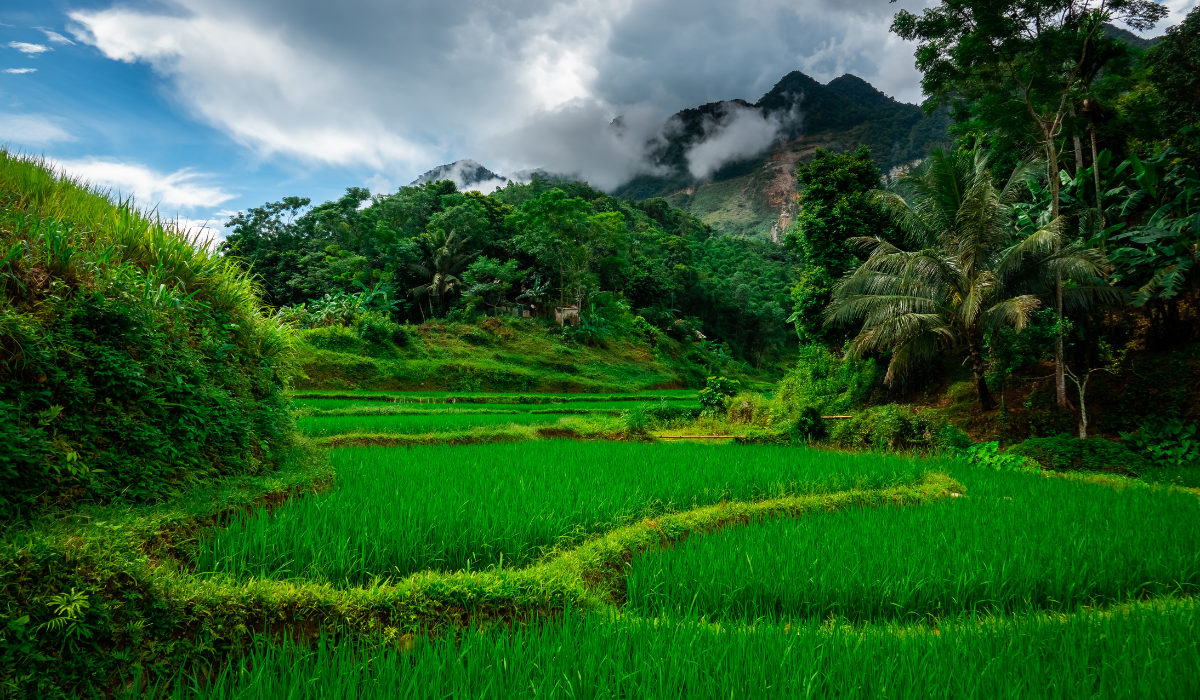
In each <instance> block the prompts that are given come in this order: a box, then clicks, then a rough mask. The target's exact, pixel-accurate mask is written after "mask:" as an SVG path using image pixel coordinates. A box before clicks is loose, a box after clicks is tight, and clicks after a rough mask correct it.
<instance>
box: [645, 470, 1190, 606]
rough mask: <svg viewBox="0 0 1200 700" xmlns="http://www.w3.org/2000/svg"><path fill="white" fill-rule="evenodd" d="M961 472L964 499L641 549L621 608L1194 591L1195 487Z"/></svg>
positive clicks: (940, 602) (958, 601) (1036, 599)
mask: <svg viewBox="0 0 1200 700" xmlns="http://www.w3.org/2000/svg"><path fill="white" fill-rule="evenodd" d="M963 476H964V478H963V479H962V481H964V482H967V483H969V484H971V490H970V492H969V496H967V497H965V498H952V499H947V500H943V501H941V502H938V503H934V504H930V505H922V506H915V507H909V508H901V509H889V510H880V509H872V510H867V509H855V510H848V511H842V512H836V513H821V514H816V515H812V516H810V517H804V518H798V519H779V520H772V521H767V522H762V523H758V524H756V525H754V526H752V527H746V528H738V529H730V530H726V531H724V532H721V533H717V534H715V535H712V536H710V537H705V538H700V539H696V540H693V541H688V542H685V543H682V544H681V545H679V546H677V547H673V548H671V549H670V550H669V551H662V552H647V553H645V554H643V555H642V556H640V557H639V558H638V559H637V560H636V561H635V562H634V564H633V567H632V570H631V572H630V574H629V577H628V579H627V585H628V596H629V606H630V608H631V609H634V610H637V611H638V612H639V613H640V614H642V615H647V616H658V615H682V616H686V617H691V616H694V617H698V618H707V619H714V620H730V621H746V622H753V621H756V620H760V619H767V620H772V621H786V620H800V619H827V618H831V617H833V618H837V619H844V620H849V621H851V622H868V621H878V620H900V621H914V620H921V619H925V618H938V617H942V616H946V615H963V614H972V615H978V614H988V615H1002V614H1012V613H1028V612H1034V611H1055V612H1071V611H1075V610H1078V609H1081V608H1083V607H1095V606H1100V605H1111V604H1116V603H1123V602H1128V601H1131V600H1139V599H1143V598H1147V597H1154V596H1164V595H1183V596H1192V595H1195V594H1196V593H1198V592H1200V499H1198V498H1196V497H1195V496H1194V495H1192V494H1188V493H1183V492H1174V493H1172V492H1167V493H1159V492H1154V491H1150V490H1148V489H1138V490H1128V491H1116V490H1114V489H1102V488H1097V487H1096V486H1095V485H1093V484H1088V483H1082V482H1078V481H1066V480H1061V479H1053V480H1046V479H1031V478H1030V477H1029V476H1027V475H1025V474H1020V473H1013V472H999V471H984V470H972V471H971V472H970V473H968V474H964V475H963ZM1167 533H1169V534H1168V535H1167V536H1165V537H1164V534H1167ZM801 582H802V583H801Z"/></svg>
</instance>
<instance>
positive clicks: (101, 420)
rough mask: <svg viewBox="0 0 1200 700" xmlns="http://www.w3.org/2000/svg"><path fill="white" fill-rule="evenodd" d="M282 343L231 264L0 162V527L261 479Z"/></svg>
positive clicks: (285, 349) (284, 419) (93, 196)
mask: <svg viewBox="0 0 1200 700" xmlns="http://www.w3.org/2000/svg"><path fill="white" fill-rule="evenodd" d="M290 345H291V334H290V332H289V331H288V330H287V329H286V328H281V327H279V326H277V325H276V324H274V323H273V322H272V321H271V319H269V318H268V317H266V316H264V315H262V314H261V313H260V312H259V308H258V298H257V295H256V293H255V288H254V285H253V283H252V281H251V280H250V278H249V277H248V276H247V275H246V274H245V273H244V272H242V271H241V270H240V268H238V267H237V266H236V265H233V264H232V263H229V262H228V261H226V260H224V259H222V258H220V257H217V256H215V255H212V254H211V253H209V252H207V251H205V250H202V249H200V248H199V247H197V246H196V245H195V244H194V242H193V241H190V240H188V239H187V237H186V236H184V235H181V234H179V233H178V232H177V231H175V230H174V228H173V227H172V226H171V225H169V224H164V223H163V222H161V221H158V220H157V219H155V218H153V217H150V216H147V215H144V214H143V213H141V212H140V211H139V210H137V209H136V208H134V207H133V206H132V204H131V203H129V202H113V201H111V200H110V199H109V197H108V196H107V195H106V194H105V193H103V192H98V191H96V190H94V189H92V188H89V187H88V186H87V185H86V184H83V183H79V182H76V181H73V180H70V179H67V178H62V177H58V176H57V175H56V174H55V173H53V172H51V171H50V170H48V169H47V168H46V167H44V166H43V165H42V164H41V163H40V162H39V161H37V160H35V159H30V158H25V157H19V156H15V155H13V154H10V153H8V152H6V151H4V150H3V149H0V522H2V521H5V520H10V519H13V518H22V517H26V516H28V515H29V514H31V513H34V512H36V511H38V510H39V509H44V508H50V507H69V506H70V505H71V504H73V503H77V502H82V501H97V500H110V499H115V500H119V501H125V502H138V501H153V500H156V499H161V498H164V497H166V496H169V495H172V494H177V493H181V492H182V491H184V490H186V489H188V488H190V487H192V486H194V485H195V484H197V483H202V482H205V481H211V480H213V479H217V478H221V477H224V476H228V475H235V474H245V473H254V472H259V471H264V470H269V469H270V468H271V467H272V465H273V464H274V462H275V460H276V458H277V456H278V454H279V452H280V451H281V450H283V449H286V447H287V445H288V443H289V440H290V439H291V437H292V435H293V434H294V427H293V424H292V420H291V417H290V416H289V414H288V407H287V401H286V399H285V397H284V396H283V386H284V382H283V378H284V377H285V376H286V375H287V373H288V362H289V359H290V356H291V353H290Z"/></svg>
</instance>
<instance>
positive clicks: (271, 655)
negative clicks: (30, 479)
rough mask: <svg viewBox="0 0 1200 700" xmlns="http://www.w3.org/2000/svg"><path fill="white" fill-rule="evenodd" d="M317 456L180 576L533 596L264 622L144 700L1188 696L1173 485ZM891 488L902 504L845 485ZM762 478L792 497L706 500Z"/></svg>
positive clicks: (517, 455) (685, 461)
mask: <svg viewBox="0 0 1200 700" xmlns="http://www.w3.org/2000/svg"><path fill="white" fill-rule="evenodd" d="M512 415H514V414H508V417H511V416H512ZM524 415H528V414H524ZM437 417H438V418H439V419H440V418H442V417H443V416H437ZM416 418H420V416H416ZM332 458H333V460H334V462H335V466H336V467H337V473H338V479H337V484H336V486H335V488H333V489H332V490H331V491H329V492H327V493H324V494H321V495H317V496H310V497H307V498H302V499H297V500H295V501H293V502H291V503H288V504H285V505H284V506H282V507H280V508H278V509H277V510H274V511H273V512H271V513H268V512H266V511H261V512H257V513H253V514H250V515H249V516H247V517H245V518H243V519H241V520H238V521H236V522H235V523H234V524H233V525H232V526H230V527H229V528H227V529H224V530H216V531H208V532H207V533H206V534H205V535H204V536H203V539H202V541H201V543H200V553H199V556H198V559H197V562H196V563H197V568H198V570H199V571H200V572H201V575H202V576H207V577H210V578H211V579H212V580H213V581H214V582H218V581H233V582H236V585H239V586H253V585H256V584H255V581H262V580H263V579H268V580H269V579H283V580H286V581H287V582H288V583H287V584H286V585H289V586H290V585H296V586H302V585H311V584H313V583H315V584H318V585H320V586H322V588H321V590H331V588H330V587H332V590H337V591H342V592H344V593H349V592H351V591H354V590H358V591H362V595H373V594H371V593H370V591H373V590H383V589H386V587H387V586H388V585H389V583H388V582H387V578H388V577H391V578H393V579H395V580H399V579H402V578H403V577H405V576H410V575H414V574H416V576H413V578H412V579H409V580H411V581H414V582H415V581H420V582H424V583H422V584H421V585H423V586H443V587H446V590H455V591H458V593H456V595H459V596H461V595H468V596H471V595H474V596H485V595H490V594H489V593H487V591H492V590H496V589H506V590H507V588H506V587H513V586H515V588H512V590H514V591H526V590H536V591H537V596H539V597H538V598H537V599H538V600H539V601H543V602H539V603H537V604H536V605H535V606H534V607H531V608H529V609H528V610H523V609H522V608H521V607H520V605H521V603H520V602H519V595H518V594H514V595H518V598H514V599H513V603H512V605H514V606H515V607H514V611H513V613H512V617H511V618H503V619H500V620H496V619H493V618H485V621H486V622H488V624H487V625H486V626H485V627H484V628H481V629H480V628H476V627H475V626H474V623H472V626H470V627H469V628H467V629H459V630H458V631H451V632H448V633H447V632H445V631H443V632H442V633H439V634H436V635H433V636H430V637H427V636H423V635H422V634H421V633H420V632H419V631H417V632H410V633H406V634H403V635H401V634H400V633H399V632H395V631H393V632H390V633H389V632H387V631H386V629H382V630H380V631H379V632H378V634H379V635H380V636H378V637H362V636H360V637H357V638H349V637H339V638H337V639H336V640H335V638H334V637H332V636H323V637H321V638H320V639H318V640H315V641H313V640H311V639H310V638H306V639H305V641H303V642H302V643H298V644H293V643H291V642H287V641H283V642H281V641H280V639H279V638H278V637H273V638H270V639H267V638H262V639H260V640H259V641H258V642H256V643H255V645H254V647H253V649H252V650H251V651H249V653H247V654H246V655H244V656H241V657H239V658H237V659H236V661H235V662H234V663H232V664H225V665H220V666H217V667H214V668H213V669H212V670H211V672H210V673H205V674H201V675H199V676H186V675H185V676H180V677H178V678H177V679H176V682H175V683H174V684H173V685H172V686H171V687H170V688H164V694H163V697H172V698H177V699H178V700H185V699H187V700H209V699H211V700H218V699H221V700H223V699H226V698H228V699H232V698H239V699H245V700H276V699H279V700H283V699H284V698H287V699H288V700H291V699H293V698H297V699H307V698H314V699H315V698H326V697H354V698H424V697H444V698H564V699H565V698H679V697H687V698H714V699H715V698H728V697H736V698H797V697H837V698H880V697H889V698H909V697H912V698H918V697H919V698H927V697H933V698H946V699H950V698H953V699H956V700H957V699H959V698H969V699H975V698H978V699H984V698H988V699H990V698H1026V697H1054V698H1089V699H1091V698H1164V699H1169V698H1191V697H1200V603H1197V598H1196V597H1195V595H1196V593H1198V592H1200V499H1197V498H1196V496H1195V494H1193V493H1186V492H1182V491H1172V490H1169V489H1165V488H1152V487H1146V486H1144V485H1138V486H1130V487H1128V488H1122V489H1118V488H1112V487H1110V486H1105V485H1097V484H1091V483H1085V482H1082V481H1077V480H1066V479H1054V478H1046V477H1043V476H1041V475H1030V474H1025V473H1014V472H999V471H993V470H988V469H982V468H974V467H968V466H965V465H963V464H961V463H957V462H952V461H945V460H943V461H932V460H918V459H901V458H897V457H891V456H881V455H875V454H844V453H834V452H822V451H816V450H808V449H803V448H792V447H775V446H712V445H696V444H620V443H579V442H550V441H547V442H535V443H525V444H511V445H499V444H493V445H474V446H467V447H421V448H413V449H396V448H354V449H340V450H336V451H334V452H333V457H332ZM938 472H941V473H942V475H941V476H938V475H937V473H938ZM947 473H948V474H949V476H946V474H947ZM950 477H953V479H955V480H957V482H958V483H957V484H955V482H953V481H950V480H949V479H950ZM927 484H934V485H935V486H934V488H935V490H934V491H930V492H927V491H926V490H924V489H925V485H927ZM913 485H916V486H913ZM942 485H949V486H950V487H951V488H950V489H948V490H937V489H941V488H942ZM884 489H909V490H908V491H906V493H913V494H915V496H914V498H915V500H913V501H907V500H904V499H898V498H897V499H893V497H892V496H886V497H880V498H876V499H875V500H864V501H852V500H839V499H841V498H842V497H843V496H844V495H846V494H847V493H848V492H850V490H854V491H853V493H875V494H886V493H895V491H883V490H884ZM952 491H953V493H952ZM781 497H787V498H807V499H809V500H808V501H806V503H808V504H809V505H807V506H805V507H804V508H801V509H799V510H794V511H787V512H789V513H790V515H789V516H787V517H771V518H768V517H764V514H768V513H771V512H776V513H777V512H780V511H767V510H758V511H753V512H755V513H758V514H759V515H757V516H755V517H734V516H729V517H726V516H723V515H720V514H721V513H734V512H735V511H736V512H743V511H737V509H738V508H741V507H742V506H743V505H746V504H753V503H778V502H781V501H767V500H765V499H779V498H781ZM854 503H872V504H874V506H875V507H871V508H863V507H853V504H854ZM744 512H751V511H750V510H745V511H744ZM704 518H708V520H704ZM714 518H715V519H714ZM704 522H707V523H709V525H703V523H704ZM697 523H699V524H697ZM689 528H691V529H689ZM560 562H568V563H566V564H563V565H562V566H558V565H557V564H558V563H560ZM381 577H383V578H382V579H381ZM439 577H443V578H439ZM414 585H416V584H414ZM357 586H363V587H362V588H355V587H357ZM377 587H382V588H377ZM530 587H532V588H530ZM323 595H324V594H323ZM522 595H523V594H522ZM548 600H554V601H559V602H555V603H547V602H544V601H548ZM468 609H469V608H468ZM513 620H516V622H515V624H513ZM389 635H390V636H389Z"/></svg>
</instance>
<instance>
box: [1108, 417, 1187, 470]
mask: <svg viewBox="0 0 1200 700" xmlns="http://www.w3.org/2000/svg"><path fill="white" fill-rule="evenodd" d="M1121 441H1122V442H1123V443H1124V444H1125V445H1126V446H1128V447H1129V449H1131V450H1133V451H1134V452H1135V453H1137V454H1139V455H1142V456H1143V457H1145V458H1146V459H1148V460H1150V461H1152V462H1154V463H1155V464H1156V465H1157V466H1159V467H1167V468H1180V467H1200V425H1197V424H1196V423H1187V422H1185V421H1182V420H1180V419H1178V418H1151V419H1149V420H1147V421H1146V422H1145V423H1143V424H1142V426H1141V427H1140V428H1138V431H1137V432H1136V433H1132V434H1129V433H1121Z"/></svg>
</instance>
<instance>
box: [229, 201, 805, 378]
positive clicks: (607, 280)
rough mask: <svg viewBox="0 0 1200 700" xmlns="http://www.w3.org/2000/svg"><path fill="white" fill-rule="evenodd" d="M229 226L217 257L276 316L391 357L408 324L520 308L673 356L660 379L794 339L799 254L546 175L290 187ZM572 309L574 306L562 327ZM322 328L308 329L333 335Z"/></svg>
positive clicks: (742, 360) (526, 317)
mask: <svg viewBox="0 0 1200 700" xmlns="http://www.w3.org/2000/svg"><path fill="white" fill-rule="evenodd" d="M230 226H231V227H232V229H233V230H232V233H231V234H230V235H229V237H228V238H227V239H226V241H225V242H224V244H223V246H222V251H223V253H224V254H225V255H226V256H228V257H229V258H230V259H233V260H238V261H240V263H241V264H242V265H244V266H245V268H246V269H247V270H252V271H253V274H255V275H256V276H257V278H258V279H259V280H260V281H261V284H262V287H263V292H264V300H265V301H266V302H267V303H269V304H271V305H272V306H275V307H278V309H279V311H278V314H279V316H280V318H281V319H286V320H289V321H294V322H296V323H297V324H299V326H300V327H301V328H310V329H318V328H328V327H334V326H336V327H340V328H346V329H352V331H351V330H347V332H353V333H355V334H357V337H358V339H360V340H362V339H365V340H375V339H381V340H390V341H391V344H392V345H394V346H396V347H395V348H394V351H393V354H394V353H396V352H399V353H401V354H403V353H404V352H406V351H405V350H403V348H405V347H407V346H408V343H407V341H408V339H409V338H410V337H413V335H414V331H413V330H412V328H411V327H409V328H407V329H406V325H407V326H412V325H417V324H421V323H425V322H430V321H434V320H446V321H450V322H458V323H469V322H472V321H473V320H474V319H477V318H481V317H484V316H502V317H509V318H514V319H515V318H518V317H519V318H520V320H521V321H522V322H523V323H525V324H526V325H525V326H524V327H526V328H528V329H529V330H530V332H534V330H535V329H536V328H553V329H554V332H555V333H558V334H559V335H560V336H561V337H562V338H563V339H565V340H566V341H569V342H571V343H575V344H578V345H584V346H593V347H594V346H608V345H613V344H616V345H620V344H621V343H626V344H628V343H632V344H633V345H635V346H639V347H641V348H643V349H645V351H647V352H650V353H651V356H655V357H659V358H660V359H663V360H664V361H666V362H667V363H668V364H672V363H674V364H676V365H677V366H678V367H679V373H676V374H675V375H672V376H673V379H669V380H665V381H676V382H683V383H686V382H688V381H692V380H693V379H694V378H695V377H701V378H702V377H703V375H704V372H707V371H710V370H714V369H715V370H717V371H722V369H723V368H724V367H725V365H726V364H727V363H729V362H730V361H732V362H734V363H735V364H738V366H741V367H742V368H744V369H745V370H747V371H749V370H752V369H757V368H769V367H772V366H773V363H774V362H776V361H777V360H778V359H779V358H780V357H782V355H783V353H785V352H786V350H787V348H788V346H789V345H790V344H791V342H792V341H791V333H790V331H789V330H788V328H787V324H786V318H787V312H786V311H785V308H786V307H787V306H788V305H789V301H788V290H789V288H790V286H791V284H792V268H793V264H794V261H793V260H792V259H791V253H790V252H789V251H788V250H787V249H785V248H782V247H780V246H777V245H774V244H772V243H770V242H768V241H761V240H750V239H744V238H736V237H722V236H717V235H715V234H714V233H713V231H712V230H711V228H710V227H708V226H706V225H705V224H704V223H702V222H701V221H700V220H699V219H697V218H696V217H695V216H692V215H690V214H688V213H687V212H684V211H682V210H680V209H678V208H675V207H672V206H670V205H669V204H668V203H667V202H666V201H664V200H662V199H649V200H645V201H641V202H635V201H630V200H627V201H620V200H618V199H616V198H615V197H613V196H611V195H608V194H605V193H603V192H600V191H597V190H595V189H593V188H591V187H589V186H587V185H586V184H581V183H554V184H551V183H548V182H547V181H545V180H542V179H540V178H536V177H535V178H534V180H533V181H532V182H531V183H530V184H527V185H523V184H518V183H515V182H510V183H508V185H507V186H506V187H504V188H503V189H500V190H497V191H495V192H494V193H493V194H491V195H483V194H480V193H478V192H466V193H463V192H459V191H457V189H456V187H455V185H454V183H453V182H451V181H448V180H442V181H434V182H427V183H423V184H421V185H417V186H411V187H402V188H400V189H399V191H398V192H395V193H393V194H381V195H374V196H372V195H371V194H370V193H369V192H367V191H366V190H364V189H360V188H351V189H349V190H347V193H346V195H345V196H344V197H342V198H341V199H339V200H338V201H335V202H326V203H324V204H320V205H316V206H310V202H309V200H307V199H302V198H299V197H293V198H288V199H285V200H283V201H280V202H275V203H271V204H267V205H264V206H263V207H258V208H254V209H251V210H250V211H248V212H244V213H241V214H239V215H238V216H237V217H235V218H234V219H233V220H232V221H231V222H230ZM563 307H577V310H578V316H577V318H573V319H570V322H568V323H566V324H565V325H563V327H562V328H561V330H560V327H559V324H558V323H556V320H555V319H556V309H560V308H563ZM330 332H333V331H322V333H324V334H328V333H330ZM537 332H541V331H540V330H539V331H537ZM321 335H322V334H321V333H316V334H315V335H314V334H312V333H307V334H306V333H302V338H303V337H309V336H312V337H313V340H314V342H326V345H328V342H327V341H320V340H318V336H321ZM385 354H386V353H385ZM679 363H682V364H679ZM731 371H736V368H733V369H732V370H731Z"/></svg>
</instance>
